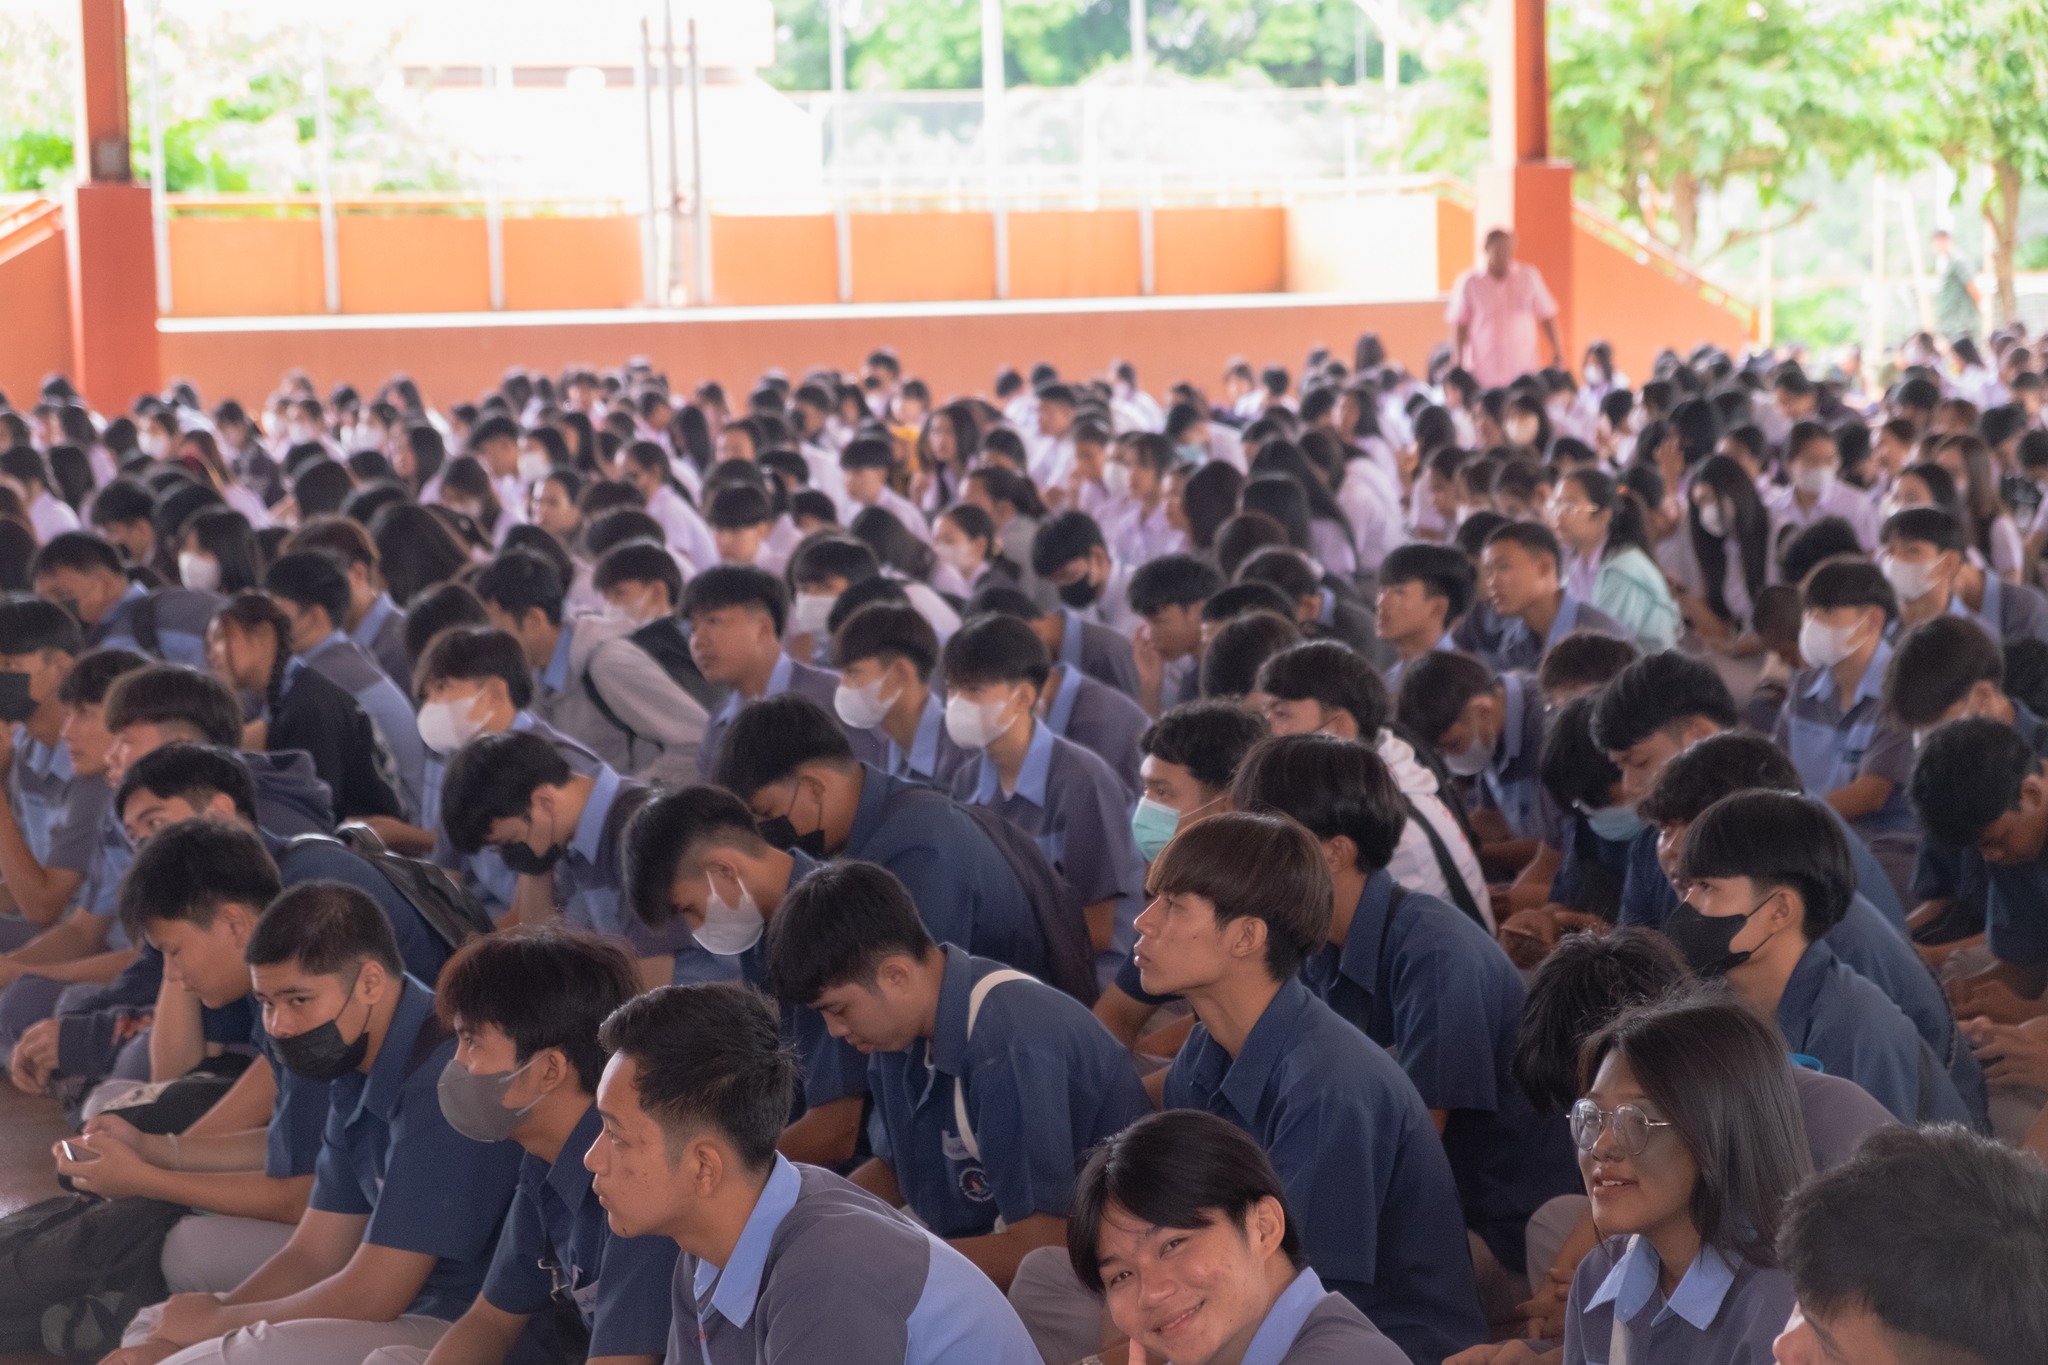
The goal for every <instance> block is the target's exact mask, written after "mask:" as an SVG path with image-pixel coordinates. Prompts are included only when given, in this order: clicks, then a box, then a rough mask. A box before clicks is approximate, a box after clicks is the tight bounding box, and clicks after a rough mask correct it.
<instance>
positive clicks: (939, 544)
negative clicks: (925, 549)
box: [932, 540, 981, 575]
mask: <svg viewBox="0 0 2048 1365" xmlns="http://www.w3.org/2000/svg"><path fill="white" fill-rule="evenodd" d="M932 553H933V554H936V555H937V556H938V557H939V562H940V563H942V564H945V565H948V566H950V567H951V568H952V570H953V571H954V572H955V573H958V574H962V575H965V574H970V573H973V572H974V570H975V569H976V568H977V567H978V566H979V565H980V564H981V555H980V553H979V552H978V551H976V550H975V548H974V542H973V541H971V540H935V541H933V542H932Z"/></svg>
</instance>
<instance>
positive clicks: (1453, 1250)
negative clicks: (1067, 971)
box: [1165, 980, 1487, 1365]
mask: <svg viewBox="0 0 2048 1365" xmlns="http://www.w3.org/2000/svg"><path fill="white" fill-rule="evenodd" d="M1165 1107H1166V1108H1168V1109H1203V1110H1207V1111H1208V1112H1209V1113H1212V1114H1216V1115H1219V1116H1221V1117H1223V1118H1225V1119H1228V1120H1229V1121H1230V1122H1232V1123H1234V1124H1236V1125H1237V1126H1238V1127H1239V1128H1241V1129H1243V1130H1244V1131H1245V1132H1246V1133H1248V1134H1250V1135H1251V1137H1252V1138H1253V1139H1254V1140H1255V1141H1256V1142H1257V1143H1258V1144H1259V1146H1261V1147H1263V1148H1264V1149H1265V1151H1266V1155H1267V1156H1268V1157H1270V1158H1271V1159H1272V1162H1273V1168H1274V1170H1275V1171H1277V1172H1278V1173H1279V1176H1280V1183H1281V1185H1282V1186H1283V1187H1284V1188H1285V1189H1286V1191H1287V1204H1288V1207H1289V1208H1290V1209H1292V1210H1293V1211H1294V1214H1295V1217H1296V1218H1297V1219H1298V1220H1299V1222H1300V1224H1301V1243H1302V1250H1303V1251H1304V1252H1305V1253H1306V1255H1307V1257H1308V1262H1309V1264H1310V1265H1312V1266H1314V1267H1315V1269H1316V1273H1317V1274H1318V1275H1320V1276H1322V1277H1323V1279H1324V1280H1325V1282H1327V1283H1328V1284H1329V1285H1330V1287H1331V1288H1332V1289H1335V1290H1336V1291H1337V1292H1338V1293H1340V1294H1342V1295H1344V1296H1345V1297H1346V1298H1348V1299H1350V1300H1351V1301H1352V1302H1353V1303H1354V1304H1356V1305H1358V1307H1359V1309H1360V1310H1361V1311H1363V1312H1364V1313H1365V1315H1366V1316H1367V1317H1368V1318H1371V1319H1372V1321H1373V1322H1374V1323H1375V1324H1376V1325H1377V1326H1378V1327H1379V1329H1380V1330H1381V1331H1382V1332H1385V1333H1386V1334H1387V1335H1388V1336H1389V1337H1391V1338H1392V1339H1393V1340H1394V1342H1395V1344H1397V1345H1398V1346H1400V1347H1401V1349H1402V1350H1404V1351H1406V1352H1407V1353H1408V1356H1409V1358H1410V1359H1411V1360H1414V1361H1417V1362H1427V1363H1428V1365H1436V1362H1440V1361H1441V1360H1442V1359H1443V1358H1444V1357H1445V1356H1447V1355H1450V1354H1452V1353H1453V1352H1456V1351H1460V1350H1463V1349H1464V1348H1466V1347H1468V1346H1473V1345H1476V1344H1478V1343H1480V1342H1483V1341H1485V1340H1486V1339H1487V1332H1486V1320H1485V1318H1484V1317H1483V1316H1482V1315H1481V1313H1480V1311H1479V1294H1478V1289H1477V1287H1476V1283H1475V1281H1474V1279H1473V1274H1472V1253H1471V1249H1470V1248H1469V1246H1468V1245H1467V1243H1466V1240H1465V1229H1464V1226H1463V1221H1464V1220H1463V1219H1461V1218H1458V1217H1456V1216H1454V1215H1453V1213H1452V1210H1453V1209H1456V1208H1457V1207H1458V1202H1457V1200H1458V1187H1457V1181H1456V1179H1455V1178H1454V1177H1453V1176H1452V1174H1451V1165H1450V1160H1449V1158H1448V1157H1446V1156H1445V1155H1444V1147H1443V1142H1442V1141H1441V1139H1439V1138H1438V1136H1437V1132H1436V1125H1435V1124H1434V1123H1432V1122H1431V1121H1430V1117H1429V1110H1428V1108H1427V1106H1425V1105H1424V1104H1423V1102H1422V1097H1421V1096H1420V1095H1419V1094H1417V1093H1416V1090H1415V1086H1414V1083H1413V1082H1411V1081H1410V1080H1409V1079H1408V1077H1407V1076H1406V1075H1405V1074H1404V1073H1403V1072H1402V1070H1401V1068H1400V1067H1399V1066H1398V1065H1396V1064H1395V1062H1394V1059H1393V1058H1391V1057H1389V1056H1388V1055H1387V1054H1386V1052H1385V1051H1384V1050H1383V1049H1381V1048H1380V1047H1378V1046H1377V1045H1375V1044H1374V1043H1372V1042H1371V1041H1370V1040H1368V1039H1367V1038H1366V1037H1365V1035H1364V1034H1362V1033H1360V1032H1359V1031H1358V1030H1357V1029H1355V1028H1353V1027H1352V1026H1351V1025H1350V1024H1348V1023H1346V1022H1345V1021H1344V1020H1343V1019H1342V1018H1341V1017H1339V1016H1338V1015H1337V1014H1336V1013H1335V1012H1334V1011H1333V1010H1331V1009H1330V1007H1329V1006H1328V1005H1325V1004H1324V1003H1323V1002H1322V1001H1320V1000H1318V999H1316V998H1315V996H1314V995H1312V994H1311V993H1310V992H1309V989H1308V987H1307V986H1305V985H1303V984H1302V983H1301V982H1300V981H1298V980H1290V981H1287V982H1286V983H1284V984H1283V985H1282V986H1281V987H1280V990H1279V993H1278V994H1277V995H1275V996H1274V997H1273V1000H1272V1002H1271V1003H1270V1004H1268V1005H1267V1006H1266V1010H1265V1012H1264V1013H1263V1014H1261V1015H1260V1016H1259V1021H1258V1022H1257V1023H1256V1024H1254V1025H1253V1026H1252V1029H1251V1032H1250V1033H1249V1034H1248V1035H1247V1036H1246V1038H1245V1042H1244V1047H1243V1049H1242V1050H1241V1051H1240V1052H1239V1053H1238V1055H1237V1056H1236V1057H1235V1058H1233V1057H1232V1056H1231V1055H1230V1054H1229V1053H1227V1052H1225V1051H1224V1050H1223V1047H1222V1045H1221V1044H1219V1043H1217V1042H1216V1041H1215V1039H1213V1038H1211V1037H1210V1036H1209V1031H1208V1029H1207V1028H1205V1027H1204V1026H1202V1025H1201V1024H1199V1023H1198V1024H1196V1025H1195V1027H1194V1030H1193V1031H1192V1032H1191V1033H1190V1034H1189V1035H1188V1039H1187V1041H1186V1042H1185V1043H1183V1044H1182V1045H1181V1049H1180V1053H1179V1055H1178V1056H1176V1057H1175V1058H1174V1060H1173V1065H1172V1067H1171V1068H1170V1069H1169V1070H1168V1071H1167V1073H1166V1088H1165Z"/></svg>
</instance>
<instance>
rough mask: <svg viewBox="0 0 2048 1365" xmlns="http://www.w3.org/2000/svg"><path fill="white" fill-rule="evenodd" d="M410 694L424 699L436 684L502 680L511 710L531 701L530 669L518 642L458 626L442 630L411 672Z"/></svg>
mask: <svg viewBox="0 0 2048 1365" xmlns="http://www.w3.org/2000/svg"><path fill="white" fill-rule="evenodd" d="M412 676H413V694H414V695H415V696H417V697H419V698H421V699H425V697H426V695H427V689H428V688H429V687H431V686H433V685H434V684H435V683H437V682H447V681H451V680H455V681H462V682H471V681H480V680H482V679H485V678H502V679H503V680H504V683H505V696H506V698H507V699H508V700H509V701H510V702H511V703H512V707H513V709H514V710H517V711H523V710H525V709H526V707H527V705H528V704H529V703H530V702H532V700H533V669H532V667H531V666H530V665H529V664H528V663H527V662H526V651H525V650H524V649H523V648H521V646H520V644H519V641H518V640H516V639H514V638H513V637H512V636H511V635H509V634H507V633H506V632H505V631H502V630H499V629H497V628H496V627H495V626H457V627H455V628H454V629H452V630H444V631H442V632H441V633H440V634H439V635H436V636H435V637H434V639H433V643H431V644H429V645H428V646H427V651H426V653H425V654H423V655H421V656H420V661H419V664H418V665H417V666H416V667H415V668H414V669H413V674H412Z"/></svg>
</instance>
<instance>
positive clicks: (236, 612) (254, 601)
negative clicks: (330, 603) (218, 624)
mask: <svg viewBox="0 0 2048 1365" xmlns="http://www.w3.org/2000/svg"><path fill="white" fill-rule="evenodd" d="M214 619H215V620H216V621H222V622H225V623H227V624H228V625H231V626H233V627H234V628H235V629H237V630H239V631H241V632H243V633H244V634H247V633H249V632H251V631H254V630H256V629H258V628H259V627H262V628H267V629H268V630H269V631H270V634H271V638H272V639H273V641H274V642H275V647H274V652H273V653H272V655H271V659H270V680H269V681H268V682H267V683H266V684H264V688H263V705H264V708H265V710H266V711H268V712H269V714H270V717H271V719H273V720H275V719H276V718H277V711H278V708H279V707H280V706H282V705H283V704H284V673H285V668H286V667H287V666H288V665H289V664H290V663H291V661H292V621H291V618H290V617H289V616H286V615H285V614H284V608H282V607H280V606H278V605H277V603H276V601H275V600H273V599H272V598H271V597H270V595H269V594H268V593H261V592H254V591H250V592H238V593H236V594H235V595H234V596H233V597H231V598H229V599H228V604H227V605H226V606H224V607H222V608H221V609H220V611H219V612H217V613H215V615H214Z"/></svg>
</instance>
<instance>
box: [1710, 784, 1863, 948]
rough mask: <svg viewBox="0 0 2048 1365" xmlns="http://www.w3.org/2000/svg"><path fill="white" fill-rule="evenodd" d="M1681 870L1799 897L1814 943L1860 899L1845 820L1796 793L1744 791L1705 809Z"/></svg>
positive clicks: (1810, 940) (1807, 927) (1726, 797)
mask: <svg viewBox="0 0 2048 1365" xmlns="http://www.w3.org/2000/svg"><path fill="white" fill-rule="evenodd" d="M1679 871H1680V875H1682V876H1683V877H1685V878H1686V880H1688V881H1697V880H1698V879H1699V878H1702V877H1747V878H1749V880H1750V882H1751V883H1752V884H1753V885H1754V886H1756V887H1757V888H1759V889H1762V888H1771V889H1776V888H1778V887H1787V888H1789V889H1791V890H1793V891H1797V892H1798V893H1799V898H1800V899H1801V900H1802V901H1804V902H1805V904H1806V915H1805V921H1804V923H1803V925H1802V926H1801V928H1802V930H1803V932H1804V933H1805V935H1806V938H1807V941H1808V942H1809V943H1811V942H1816V941H1818V940H1819V939H1820V938H1821V937H1822V936H1824V935H1825V934H1826V933H1827V932H1828V930H1830V929H1832V928H1834V927H1835V926H1836V925H1837V924H1840V923H1841V922H1842V916H1843V915H1845V914H1847V913H1848V910H1849V901H1850V899H1851V898H1852V897H1853V896H1855V894H1856V864H1855V863H1853V862H1852V861H1850V858H1849V842H1848V839H1847V838H1846V837H1845V836H1844V835H1843V833H1842V827H1841V824H1840V822H1839V821H1838V820H1837V819H1836V818H1835V816H1834V814H1833V812H1831V811H1830V810H1828V808H1827V807H1825V806H1823V805H1822V804H1821V803H1820V802H1818V801H1815V800H1814V799H1812V798H1811V797H1807V796H1800V795H1796V794H1794V793H1791V792H1782V791H1739V792H1735V793H1733V794H1732V795H1729V796H1724V797H1722V798H1721V799H1720V800H1719V801H1716V802H1715V803H1714V804H1713V805H1711V806H1709V807H1707V808H1706V809H1705V810H1704V811H1702V812H1700V815H1699V818H1698V819H1696V820H1694V821H1693V822H1692V827H1691V828H1690V829H1688V830H1687V831H1686V835H1685V856H1684V859H1683V862H1682V865H1681V867H1680V869H1679Z"/></svg>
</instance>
